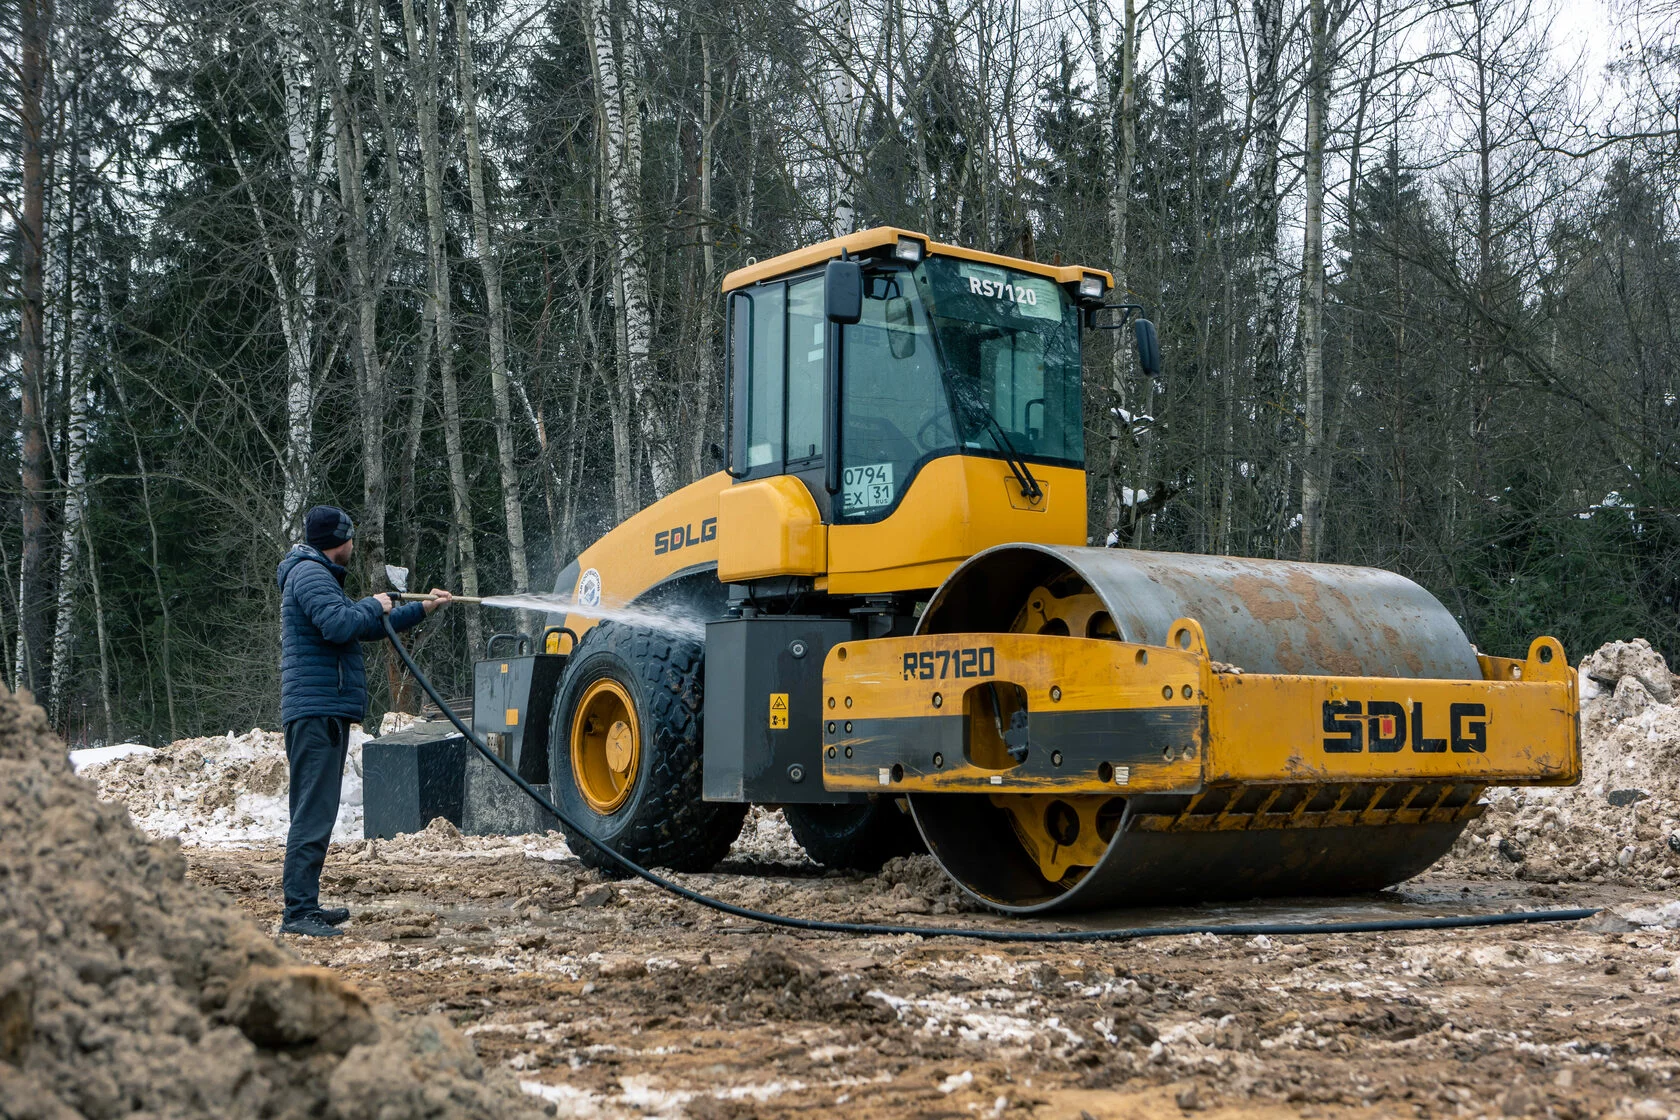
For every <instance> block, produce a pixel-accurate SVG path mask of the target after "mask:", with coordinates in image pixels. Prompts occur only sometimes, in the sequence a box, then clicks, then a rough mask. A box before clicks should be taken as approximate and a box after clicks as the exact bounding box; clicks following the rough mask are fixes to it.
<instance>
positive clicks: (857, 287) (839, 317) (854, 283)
mask: <svg viewBox="0 0 1680 1120" xmlns="http://www.w3.org/2000/svg"><path fill="white" fill-rule="evenodd" d="M823 289H824V293H823V310H824V313H825V314H826V315H827V316H828V321H829V322H831V323H840V324H842V325H848V324H851V323H855V322H857V321H858V320H859V319H861V318H863V266H862V265H860V264H858V262H857V261H829V262H828V267H827V268H826V269H825V270H824V271H823Z"/></svg>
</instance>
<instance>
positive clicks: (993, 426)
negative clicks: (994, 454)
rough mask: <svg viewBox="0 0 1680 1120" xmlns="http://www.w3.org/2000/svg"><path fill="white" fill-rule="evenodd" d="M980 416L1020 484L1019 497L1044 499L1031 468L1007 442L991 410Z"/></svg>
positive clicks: (1013, 446) (1007, 439)
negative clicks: (984, 420) (984, 419)
mask: <svg viewBox="0 0 1680 1120" xmlns="http://www.w3.org/2000/svg"><path fill="white" fill-rule="evenodd" d="M981 415H982V416H984V417H985V418H986V425H987V430H988V431H990V432H991V433H992V438H993V439H994V440H996V441H997V445H998V450H999V451H1001V452H1003V461H1004V462H1005V463H1008V464H1009V469H1010V470H1011V471H1013V472H1014V474H1015V481H1016V482H1018V483H1020V484H1021V497H1023V498H1026V499H1028V500H1029V501H1034V502H1036V501H1038V500H1039V499H1040V498H1042V497H1044V489H1043V488H1042V487H1041V486H1039V484H1038V479H1036V478H1034V477H1033V473H1032V468H1031V467H1029V466H1027V461H1026V460H1025V459H1023V458H1021V453H1020V452H1019V451H1016V450H1015V445H1014V444H1013V443H1010V442H1009V436H1008V434H1007V433H1005V432H1004V430H1003V425H1002V424H999V423H998V422H997V417H996V416H993V415H992V410H991V409H989V408H988V409H983V410H982V411H981Z"/></svg>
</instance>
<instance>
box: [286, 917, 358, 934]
mask: <svg viewBox="0 0 1680 1120" xmlns="http://www.w3.org/2000/svg"><path fill="white" fill-rule="evenodd" d="M280 932H281V933H295V934H298V935H299V936H301V937H341V936H343V934H344V931H343V930H341V929H335V928H333V927H332V926H330V925H328V924H327V923H326V922H323V921H322V920H321V918H320V915H319V914H311V915H309V916H308V917H307V918H296V919H294V920H292V921H289V922H286V923H284V924H282V925H281V927H280Z"/></svg>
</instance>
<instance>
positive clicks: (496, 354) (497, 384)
mask: <svg viewBox="0 0 1680 1120" xmlns="http://www.w3.org/2000/svg"><path fill="white" fill-rule="evenodd" d="M454 2H455V37H456V41H457V46H458V49H459V51H460V56H461V70H460V83H461V117H462V129H463V130H464V131H465V132H466V135H467V183H468V187H469V191H470V194H471V196H472V225H473V244H474V247H475V248H476V250H477V252H478V267H479V273H480V275H482V276H483V278H484V303H485V315H486V318H487V320H488V321H487V322H486V324H485V329H486V333H487V334H488V335H489V340H490V398H491V403H492V404H493V405H494V407H495V415H496V466H497V468H498V470H499V473H500V475H501V483H502V516H503V518H504V519H505V520H506V523H507V542H508V568H509V569H510V572H511V574H512V576H513V589H514V591H515V592H516V593H520V594H522V593H524V592H526V591H529V590H530V588H531V573H530V566H529V564H528V562H527V561H526V557H525V515H524V512H523V507H522V505H521V498H520V488H519V468H518V466H517V465H516V464H515V462H514V439H513V404H512V401H511V399H510V395H509V392H508V375H509V373H508V354H507V312H506V310H505V308H504V306H503V304H502V272H501V266H500V265H499V264H498V263H497V261H496V258H495V255H494V250H493V248H492V246H491V240H490V204H489V202H488V200H487V199H486V198H485V192H484V151H483V147H482V143H481V139H480V135H479V127H478V80H477V76H476V75H475V73H474V70H473V54H472V29H471V26H470V21H469V20H468V19H467V0H454Z"/></svg>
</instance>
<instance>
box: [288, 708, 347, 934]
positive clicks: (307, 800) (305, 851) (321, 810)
mask: <svg viewBox="0 0 1680 1120" xmlns="http://www.w3.org/2000/svg"><path fill="white" fill-rule="evenodd" d="M349 747H350V721H349V720H347V719H343V718H341V717H337V716H304V717H303V718H302V719H294V720H293V721H292V722H291V723H288V724H287V725H286V768H287V769H288V770H289V771H290V772H291V792H290V797H291V809H292V824H291V828H289V829H288V830H287V832H286V869H285V872H284V874H283V876H282V882H283V883H284V885H285V888H286V913H285V915H284V917H283V918H282V919H281V920H282V921H287V922H291V921H296V920H297V919H299V918H305V917H308V916H309V915H310V914H313V913H314V912H315V911H316V910H317V909H319V907H320V905H321V864H323V863H325V862H326V859H327V842H328V841H329V840H331V839H332V829H333V821H335V820H336V819H338V794H339V787H340V786H341V785H342V784H343V782H344V755H345V752H346V751H347V750H348V749H349Z"/></svg>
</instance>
